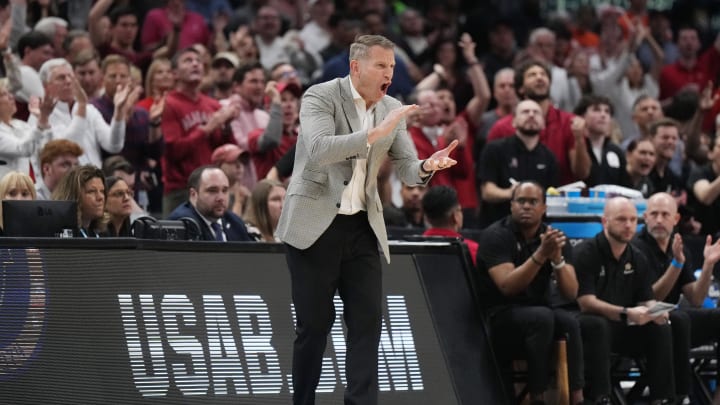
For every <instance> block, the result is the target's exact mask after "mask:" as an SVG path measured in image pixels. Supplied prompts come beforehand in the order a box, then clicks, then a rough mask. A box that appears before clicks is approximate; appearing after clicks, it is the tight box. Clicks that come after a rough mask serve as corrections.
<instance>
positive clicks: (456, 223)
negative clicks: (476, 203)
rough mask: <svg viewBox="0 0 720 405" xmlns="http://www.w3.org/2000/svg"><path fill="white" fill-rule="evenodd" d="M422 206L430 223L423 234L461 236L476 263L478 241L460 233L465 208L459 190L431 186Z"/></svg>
mask: <svg viewBox="0 0 720 405" xmlns="http://www.w3.org/2000/svg"><path fill="white" fill-rule="evenodd" d="M422 207H423V212H424V213H425V221H426V222H427V223H428V224H429V225H430V228H428V229H427V230H425V232H423V236H443V237H449V238H460V239H461V240H462V241H463V242H464V243H465V244H466V245H467V247H468V250H469V251H470V257H472V262H473V264H476V261H475V258H476V256H477V250H478V243H477V242H475V241H474V240H471V239H464V238H463V236H462V235H461V234H460V233H458V231H460V229H462V227H463V210H462V207H461V206H460V203H459V202H458V194H457V192H455V190H454V189H452V188H451V187H447V186H435V187H431V188H430V189H429V190H428V191H427V193H425V196H424V197H423V199H422Z"/></svg>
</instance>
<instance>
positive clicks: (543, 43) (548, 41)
mask: <svg viewBox="0 0 720 405" xmlns="http://www.w3.org/2000/svg"><path fill="white" fill-rule="evenodd" d="M533 46H534V47H535V49H536V50H537V51H538V52H539V53H540V54H541V55H542V57H543V58H544V59H545V61H546V62H552V60H553V57H554V56H555V36H554V35H550V34H544V35H540V36H539V37H538V38H537V39H536V40H535V43H534V44H533Z"/></svg>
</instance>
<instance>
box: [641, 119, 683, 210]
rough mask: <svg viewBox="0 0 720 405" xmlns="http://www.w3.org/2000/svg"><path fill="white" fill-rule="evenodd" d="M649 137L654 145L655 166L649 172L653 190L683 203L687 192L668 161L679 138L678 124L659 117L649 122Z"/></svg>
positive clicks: (680, 203)
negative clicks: (671, 196)
mask: <svg viewBox="0 0 720 405" xmlns="http://www.w3.org/2000/svg"><path fill="white" fill-rule="evenodd" d="M650 137H651V139H652V142H653V146H655V167H654V169H653V171H652V172H650V181H652V184H653V189H654V190H655V192H666V193H670V194H672V195H673V196H675V198H676V199H678V204H679V205H684V204H685V202H686V200H687V193H686V192H685V187H684V185H683V182H682V180H681V179H680V177H679V176H678V175H677V174H675V172H673V171H672V170H670V161H671V160H672V158H673V155H674V154H675V150H676V149H677V147H678V142H679V140H680V132H679V129H678V124H677V122H675V121H674V120H672V119H670V118H661V119H659V120H657V121H654V122H653V123H652V124H650Z"/></svg>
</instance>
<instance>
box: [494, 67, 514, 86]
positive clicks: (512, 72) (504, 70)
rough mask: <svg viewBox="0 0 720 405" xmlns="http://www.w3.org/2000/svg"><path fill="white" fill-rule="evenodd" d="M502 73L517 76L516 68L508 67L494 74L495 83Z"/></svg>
mask: <svg viewBox="0 0 720 405" xmlns="http://www.w3.org/2000/svg"><path fill="white" fill-rule="evenodd" d="M501 75H510V76H511V77H513V78H514V77H515V69H513V68H510V67H506V68H502V69H500V70H498V71H497V72H496V73H495V76H493V83H495V82H497V81H498V78H500V76H501Z"/></svg>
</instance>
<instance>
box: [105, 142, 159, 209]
mask: <svg viewBox="0 0 720 405" xmlns="http://www.w3.org/2000/svg"><path fill="white" fill-rule="evenodd" d="M102 171H103V173H105V177H106V178H109V177H117V178H120V179H122V180H123V181H124V182H125V184H127V186H128V187H130V190H133V196H134V195H135V194H139V196H138V197H141V196H142V198H144V201H142V204H140V203H139V202H138V201H137V200H135V199H133V198H132V197H131V198H130V205H131V206H132V214H133V216H134V217H137V216H143V215H147V212H146V211H147V203H148V202H147V198H148V197H147V191H146V190H144V189H143V188H141V187H138V186H137V182H136V179H137V178H138V177H140V179H141V181H142V182H143V184H145V183H148V182H150V181H151V180H148V179H143V178H142V176H144V175H147V174H148V173H147V172H140V173H137V171H136V170H135V167H134V166H133V165H132V164H131V163H130V162H128V161H127V160H126V159H125V158H124V157H122V156H120V155H116V156H110V157H109V158H107V159H105V161H104V162H103V167H102ZM109 188H110V185H108V189H109ZM143 193H145V195H144V196H143Z"/></svg>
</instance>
